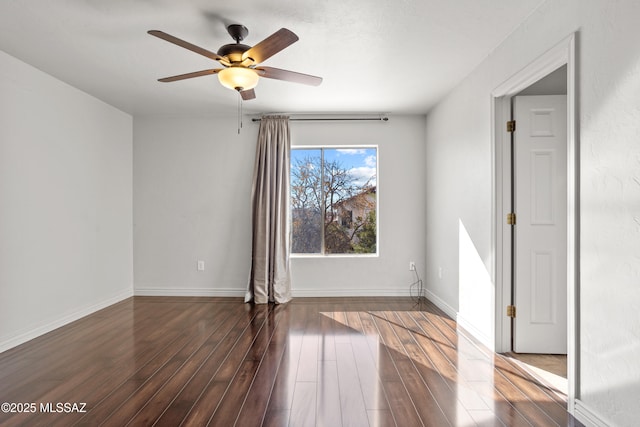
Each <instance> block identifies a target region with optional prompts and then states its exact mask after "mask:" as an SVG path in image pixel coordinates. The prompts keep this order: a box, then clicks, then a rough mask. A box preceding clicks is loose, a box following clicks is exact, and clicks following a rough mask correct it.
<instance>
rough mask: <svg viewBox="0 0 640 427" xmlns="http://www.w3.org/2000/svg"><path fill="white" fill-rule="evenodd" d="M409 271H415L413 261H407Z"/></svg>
mask: <svg viewBox="0 0 640 427" xmlns="http://www.w3.org/2000/svg"><path fill="white" fill-rule="evenodd" d="M409 271H416V263H415V262H414V261H409Z"/></svg>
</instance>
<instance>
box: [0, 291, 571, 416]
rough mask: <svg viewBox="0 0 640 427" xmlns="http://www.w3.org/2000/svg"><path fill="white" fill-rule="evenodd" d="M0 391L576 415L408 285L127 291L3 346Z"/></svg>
mask: <svg viewBox="0 0 640 427" xmlns="http://www.w3.org/2000/svg"><path fill="white" fill-rule="evenodd" d="M0 402H9V403H14V404H15V405H13V407H12V408H10V409H14V410H16V411H17V410H25V409H26V410H29V411H30V410H33V409H34V408H35V412H33V413H32V412H24V413H17V412H8V413H5V412H4V410H5V409H6V407H5V406H3V412H0V425H2V426H17V425H26V426H32V425H33V426H37V425H43V426H72V425H78V426H93V425H108V426H125V425H131V426H147V425H157V426H178V425H186V426H203V425H211V426H233V425H237V426H242V427H245V426H260V425H264V426H295V427H298V426H331V427H333V426H398V427H405V426H422V425H425V426H448V425H451V426H475V425H482V426H485V425H486V426H503V425H504V426H529V425H531V426H565V425H580V424H579V423H578V422H577V421H575V420H574V419H573V418H572V417H571V416H569V415H568V414H567V412H566V410H565V407H566V402H565V401H564V400H563V399H562V398H561V397H558V396H557V395H556V394H554V393H551V392H550V391H549V390H547V389H546V388H545V387H544V386H542V385H540V384H538V383H536V381H535V380H534V379H533V378H532V377H531V376H529V375H528V374H527V373H526V372H525V371H524V370H522V369H521V368H519V367H518V366H517V365H515V364H514V363H513V362H511V361H510V360H509V359H508V358H505V357H503V356H501V355H496V354H493V353H491V352H489V351H488V350H486V349H485V348H484V347H483V346H481V345H479V344H478V343H476V342H475V341H474V340H473V339H471V338H469V337H468V336H467V335H466V334H465V333H464V332H463V331H461V330H458V329H457V327H456V323H455V322H454V321H453V320H451V319H450V318H448V317H447V316H446V315H444V314H443V313H442V312H441V311H440V310H439V309H438V308H436V307H435V306H434V305H433V304H431V303H430V302H428V301H421V302H420V303H419V304H416V303H415V302H414V301H412V300H411V299H409V298H297V299H294V300H293V301H292V302H290V303H289V304H286V305H283V306H273V305H267V306H254V305H250V304H243V303H242V301H241V300H240V299H238V298H174V297H134V298H130V299H128V300H125V301H123V302H121V303H118V304H115V305H113V306H111V307H108V308H106V309H104V310H101V311H99V312H97V313H94V314H92V315H90V316H87V317H85V318H83V319H80V320H78V321H76V322H74V323H71V324H69V325H67V326H64V327H62V328H60V329H57V330H55V331H53V332H51V333H48V334H46V335H43V336H41V337H39V338H36V339H34V340H32V341H30V342H28V343H25V344H23V345H21V346H19V347H16V348H13V349H11V350H8V351H6V352H4V353H1V354H0ZM32 403H34V404H35V406H33V405H31V404H32ZM65 403H68V404H69V405H66V406H65V405H64V404H65ZM74 403H75V404H77V406H76V407H74V406H73V404H74ZM58 404H61V405H58ZM83 404H84V405H85V406H84V407H83ZM48 409H49V410H50V409H53V410H54V411H55V410H60V412H52V411H49V412H47V410H48ZM82 409H84V410H85V411H86V412H80V411H81V410H82Z"/></svg>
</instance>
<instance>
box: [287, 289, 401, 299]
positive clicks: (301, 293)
mask: <svg viewBox="0 0 640 427" xmlns="http://www.w3.org/2000/svg"><path fill="white" fill-rule="evenodd" d="M291 295H292V296H293V297H294V298H296V297H298V298H305V297H307V298H310V297H408V296H410V294H409V291H408V290H406V289H292V290H291Z"/></svg>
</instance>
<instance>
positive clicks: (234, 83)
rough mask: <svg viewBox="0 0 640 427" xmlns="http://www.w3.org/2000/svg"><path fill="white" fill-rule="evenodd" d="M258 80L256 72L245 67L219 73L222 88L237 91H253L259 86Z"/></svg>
mask: <svg viewBox="0 0 640 427" xmlns="http://www.w3.org/2000/svg"><path fill="white" fill-rule="evenodd" d="M258 79H259V76H258V74H257V73H256V72H255V71H254V70H252V69H251V68H245V67H229V68H225V69H223V70H220V72H219V73H218V80H220V84H222V86H224V87H227V88H229V89H232V90H237V91H242V90H249V89H253V88H254V87H256V86H257V85H258Z"/></svg>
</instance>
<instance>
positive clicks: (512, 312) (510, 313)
mask: <svg viewBox="0 0 640 427" xmlns="http://www.w3.org/2000/svg"><path fill="white" fill-rule="evenodd" d="M507 317H516V306H515V305H508V306H507Z"/></svg>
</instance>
